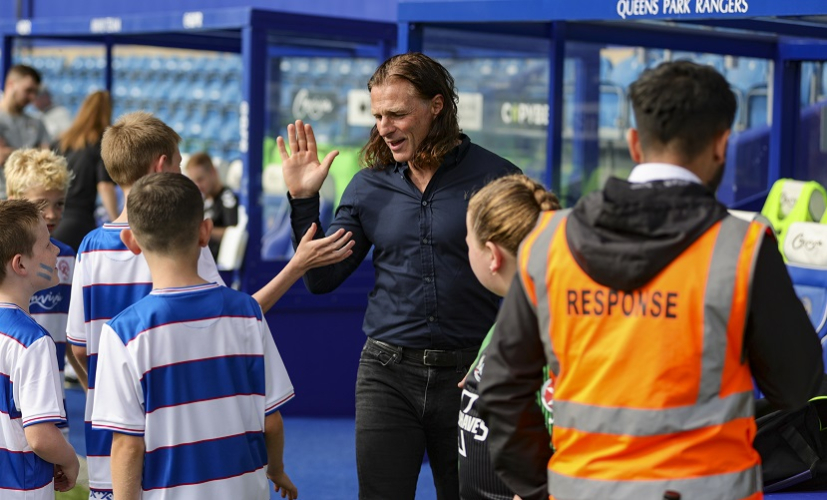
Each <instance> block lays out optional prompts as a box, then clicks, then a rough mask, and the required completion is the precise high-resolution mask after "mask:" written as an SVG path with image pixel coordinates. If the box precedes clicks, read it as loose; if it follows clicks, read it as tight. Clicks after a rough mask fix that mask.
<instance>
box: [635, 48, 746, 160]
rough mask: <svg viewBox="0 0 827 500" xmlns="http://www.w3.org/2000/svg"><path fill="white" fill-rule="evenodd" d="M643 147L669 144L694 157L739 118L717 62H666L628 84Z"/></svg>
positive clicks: (660, 146)
mask: <svg viewBox="0 0 827 500" xmlns="http://www.w3.org/2000/svg"><path fill="white" fill-rule="evenodd" d="M629 98H630V99H631V101H632V109H633V110H634V113H635V119H636V120H637V130H638V134H639V136H640V143H641V147H642V148H643V149H644V150H646V149H649V150H658V149H661V148H663V147H665V146H667V145H669V146H670V147H671V148H674V150H675V152H676V153H678V154H680V155H681V156H683V159H684V160H685V161H692V160H693V159H694V158H695V157H696V156H697V155H698V153H699V152H700V150H701V149H703V148H705V147H706V146H707V145H708V144H709V143H710V141H712V140H713V139H714V138H715V136H717V135H718V134H720V133H721V132H723V131H725V130H727V129H729V128H730V127H731V126H732V122H733V120H734V119H735V110H736V102H735V94H733V93H732V90H731V89H730V87H729V83H727V81H726V79H725V78H724V77H723V76H721V74H720V73H718V72H717V71H715V69H714V68H712V67H710V66H706V65H701V64H695V63H693V62H690V61H673V62H665V63H663V64H661V65H659V66H658V67H657V68H654V69H649V70H646V71H644V72H643V74H642V75H641V76H640V78H638V79H637V81H635V82H634V83H632V85H631V86H630V87H629Z"/></svg>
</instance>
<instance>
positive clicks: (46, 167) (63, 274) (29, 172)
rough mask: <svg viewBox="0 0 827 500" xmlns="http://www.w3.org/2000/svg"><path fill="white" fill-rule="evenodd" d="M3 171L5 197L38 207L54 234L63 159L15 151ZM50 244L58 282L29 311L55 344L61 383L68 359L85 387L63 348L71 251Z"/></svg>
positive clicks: (65, 183) (63, 185)
mask: <svg viewBox="0 0 827 500" xmlns="http://www.w3.org/2000/svg"><path fill="white" fill-rule="evenodd" d="M5 171H6V195H7V196H8V197H9V199H12V200H13V199H21V200H29V201H31V202H33V203H35V204H36V205H38V206H39V207H40V213H41V214H42V215H43V219H44V220H45V221H46V227H48V228H49V234H52V233H54V230H55V228H56V227H57V226H58V224H60V221H61V220H62V219H63V207H64V206H65V204H66V192H67V190H68V189H69V183H70V182H71V180H72V174H71V172H69V169H68V168H67V165H66V159H65V158H63V157H62V156H60V155H57V154H55V153H53V152H52V151H49V150H45V149H18V150H17V151H15V152H13V153H12V154H11V156H9V159H8V160H7V161H6V167H5ZM52 244H54V245H55V246H56V247H57V248H58V249H59V250H60V253H58V257H57V271H58V272H57V277H58V279H59V282H58V284H57V285H56V286H54V287H52V288H49V289H46V290H42V291H39V292H37V293H35V294H34V295H33V296H32V299H31V304H30V305H29V310H30V314H31V315H32V317H33V318H34V319H35V321H37V322H38V323H39V324H40V325H41V326H43V327H44V328H45V329H46V330H47V331H48V332H49V333H50V334H51V336H52V338H53V339H54V341H55V346H56V348H57V366H58V369H59V370H60V375H61V380H63V372H64V368H65V365H66V360H67V359H68V360H69V363H70V364H71V368H73V369H74V371H75V373H76V374H77V375H78V379H79V381H80V383H81V384H82V385H83V386H84V387H85V386H86V377H85V370H84V369H82V368H81V366H80V364H79V363H78V361H77V359H75V356H74V355H73V354H72V351H71V350H67V349H66V322H67V315H68V313H69V297H70V295H71V288H72V271H73V269H74V266H75V251H74V250H73V249H72V248H71V247H70V246H69V245H66V244H64V243H62V242H60V241H58V240H56V239H54V238H52Z"/></svg>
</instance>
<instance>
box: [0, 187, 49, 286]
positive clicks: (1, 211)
mask: <svg viewBox="0 0 827 500" xmlns="http://www.w3.org/2000/svg"><path fill="white" fill-rule="evenodd" d="M40 220H41V218H40V208H38V206H37V205H35V204H34V203H32V202H30V201H27V200H6V201H0V263H2V266H0V283H3V282H4V281H5V280H6V264H8V263H9V261H11V260H12V259H13V258H14V256H15V255H17V254H20V255H26V256H31V255H32V251H33V250H34V244H35V242H36V241H37V233H36V232H35V230H36V229H37V225H38V224H40Z"/></svg>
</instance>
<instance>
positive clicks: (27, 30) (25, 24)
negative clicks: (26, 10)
mask: <svg viewBox="0 0 827 500" xmlns="http://www.w3.org/2000/svg"><path fill="white" fill-rule="evenodd" d="M16 29H17V34H18V35H22V36H26V35H31V34H32V22H31V21H30V20H29V19H21V20H19V21H17V26H16Z"/></svg>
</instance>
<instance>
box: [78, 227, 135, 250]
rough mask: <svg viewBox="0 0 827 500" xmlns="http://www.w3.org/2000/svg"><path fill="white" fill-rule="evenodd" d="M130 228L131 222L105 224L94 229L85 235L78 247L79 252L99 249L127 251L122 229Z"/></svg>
mask: <svg viewBox="0 0 827 500" xmlns="http://www.w3.org/2000/svg"><path fill="white" fill-rule="evenodd" d="M124 229H129V224H126V223H119V224H104V225H103V226H101V227H99V228H96V229H93V230H92V231H91V232H89V234H87V235H86V236H84V237H83V241H81V242H80V246H79V247H78V254H80V255H82V254H84V253H89V252H99V251H126V252H128V251H129V249H128V248H126V245H124V243H123V241H121V231H123V230H124Z"/></svg>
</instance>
